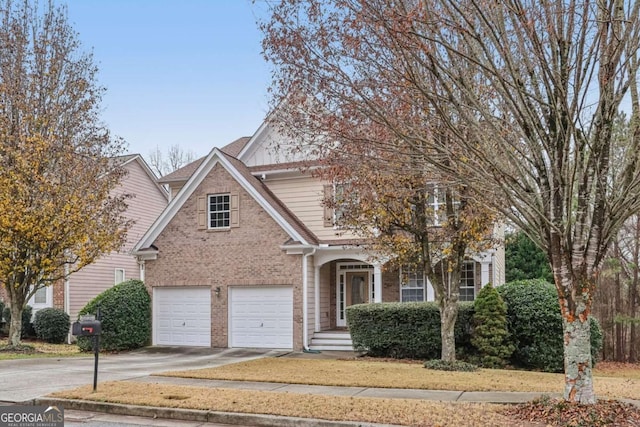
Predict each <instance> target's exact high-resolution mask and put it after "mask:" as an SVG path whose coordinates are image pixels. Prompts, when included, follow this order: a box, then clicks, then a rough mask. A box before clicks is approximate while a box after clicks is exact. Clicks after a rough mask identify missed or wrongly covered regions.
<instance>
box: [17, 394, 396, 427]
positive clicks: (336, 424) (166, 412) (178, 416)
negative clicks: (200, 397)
mask: <svg viewBox="0 0 640 427" xmlns="http://www.w3.org/2000/svg"><path fill="white" fill-rule="evenodd" d="M23 404H26V405H28V404H33V405H45V406H62V407H63V408H65V409H75V410H79V411H90V412H105V413H108V414H114V415H133V416H138V417H147V418H165V419H171V420H184V421H198V422H208V423H219V424H232V425H254V426H259V427H298V426H300V427H393V426H394V425H393V424H373V423H362V422H354V421H327V420H319V419H312V418H296V417H283V416H277V415H261V414H243V413H237V412H216V411H203V410H198V409H181V408H162V407H156V406H138V405H125V404H119V403H105V402H92V401H88V400H75V399H54V398H44V397H43V398H36V399H33V401H27V402H23Z"/></svg>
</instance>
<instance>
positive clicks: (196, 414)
mask: <svg viewBox="0 0 640 427" xmlns="http://www.w3.org/2000/svg"><path fill="white" fill-rule="evenodd" d="M129 381H138V382H144V383H149V384H174V385H181V386H192V387H203V388H231V389H245V390H256V391H276V392H290V393H300V394H317V395H328V396H343V397H369V398H371V397H375V398H389V399H423V400H434V401H442V402H466V403H470V402H477V403H499V404H514V403H523V402H527V401H529V400H532V399H535V398H537V397H539V396H541V395H542V394H543V393H523V392H464V391H446V390H417V389H394V388H371V387H338V386H313V385H304V384H282V383H265V382H251V381H222V380H201V379H191V378H175V377H161V376H153V375H150V376H143V377H139V378H133V379H130V380H129ZM98 387H99V386H98ZM544 394H546V395H549V396H552V397H557V396H558V395H557V394H553V393H544ZM28 403H31V402H28ZM33 403H34V404H36V405H48V406H62V407H64V408H65V410H67V409H69V410H80V411H91V412H106V413H109V414H115V415H136V416H142V417H151V418H156V417H157V418H166V419H172V420H185V421H196V422H203V423H204V422H208V423H221V424H235V425H247V426H273V427H293V426H300V427H312V426H318V427H324V426H326V427H355V426H361V427H374V426H375V427H380V426H389V425H387V424H372V423H362V422H345V421H324V420H318V419H307V418H294V417H282V416H273V415H260V414H242V413H227V412H215V411H202V410H190V409H172V408H158V407H145V406H135V405H123V404H111V403H103V402H90V401H80V400H66V399H53V398H47V397H42V398H37V399H34V400H33ZM637 404H639V405H640V402H638V403H637Z"/></svg>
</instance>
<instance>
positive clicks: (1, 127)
mask: <svg viewBox="0 0 640 427" xmlns="http://www.w3.org/2000/svg"><path fill="white" fill-rule="evenodd" d="M78 48H79V44H78V41H77V39H76V34H75V33H74V32H73V30H72V29H71V27H70V26H69V25H68V24H67V21H66V13H65V10H64V9H55V8H54V6H53V5H52V3H47V5H46V6H45V7H44V9H43V10H39V9H38V4H37V3H35V4H31V3H30V2H28V1H19V2H18V1H16V2H13V1H11V0H4V1H2V2H0V282H2V285H3V286H4V289H5V291H6V294H7V296H8V298H9V306H10V309H11V324H10V329H9V338H10V344H11V345H19V344H20V336H21V321H20V319H21V317H22V310H23V308H24V306H25V304H26V303H27V301H28V300H29V298H31V297H32V296H33V295H34V294H35V292H36V291H37V290H38V289H40V288H41V287H43V286H50V285H52V283H53V282H54V281H56V280H60V279H63V278H64V277H65V276H66V275H68V274H70V273H72V272H74V271H77V270H78V269H80V268H82V267H83V266H85V265H87V264H89V263H91V262H92V261H93V260H95V259H96V258H97V257H98V256H100V255H101V254H104V253H107V252H109V251H111V250H114V249H117V248H119V247H120V246H121V244H122V242H123V239H124V237H125V233H126V229H127V226H128V223H127V221H126V220H125V219H124V218H123V217H122V212H123V211H124V208H125V207H126V206H125V202H124V199H125V196H124V195H122V196H112V194H113V192H112V190H113V189H115V188H116V186H117V185H118V183H119V181H120V179H121V177H122V173H123V172H122V171H121V170H119V169H118V168H117V167H116V166H114V165H113V164H112V163H111V160H109V159H110V157H112V156H114V155H116V154H118V153H119V152H120V151H121V150H122V147H121V142H120V141H118V140H114V139H113V138H111V137H110V135H109V132H108V131H107V130H106V129H105V128H104V127H103V126H102V125H101V123H100V121H99V120H98V107H99V101H100V97H101V94H102V88H100V87H98V86H97V85H96V83H95V73H96V68H95V67H94V66H93V65H92V60H91V57H90V56H88V55H85V54H82V53H80V52H79V51H78Z"/></svg>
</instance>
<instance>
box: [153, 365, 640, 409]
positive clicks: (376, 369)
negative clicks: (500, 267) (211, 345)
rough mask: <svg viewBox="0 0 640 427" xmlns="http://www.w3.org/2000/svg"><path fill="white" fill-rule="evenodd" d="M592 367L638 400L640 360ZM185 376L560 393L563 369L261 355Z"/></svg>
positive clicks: (609, 391)
mask: <svg viewBox="0 0 640 427" xmlns="http://www.w3.org/2000/svg"><path fill="white" fill-rule="evenodd" d="M601 365H602V369H596V370H595V372H594V376H595V379H594V384H595V389H596V393H597V394H598V395H599V396H602V397H608V398H611V399H619V398H627V399H636V400H640V365H618V366H617V367H616V368H615V369H614V368H608V367H607V364H601ZM161 375H164V376H176V377H185V378H201V379H217V380H236V381H266V382H278V383H291V384H312V385H336V386H355V387H381V388H416V389H425V390H460V391H528V392H539V393H562V391H563V387H564V376H563V374H550V373H545V372H529V371H514V370H502V369H480V370H478V371H476V372H444V371H434V370H430V369H425V368H423V367H422V364H420V363H394V362H378V361H371V360H366V361H361V360H357V359H356V360H332V359H326V360H315V359H288V358H263V359H257V360H252V361H249V362H243V363H235V364H231V365H225V366H221V367H218V368H207V369H198V370H191V371H176V372H165V373H163V374H161Z"/></svg>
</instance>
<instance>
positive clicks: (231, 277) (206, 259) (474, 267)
mask: <svg viewBox="0 0 640 427" xmlns="http://www.w3.org/2000/svg"><path fill="white" fill-rule="evenodd" d="M281 140H282V139H281V138H280V137H279V136H278V134H277V132H276V131H275V130H274V129H272V128H271V127H270V126H269V125H268V124H263V125H262V127H261V128H260V129H259V130H258V131H257V132H256V133H255V135H253V136H252V137H250V138H248V137H247V138H241V139H238V140H237V141H234V142H233V143H231V144H229V145H227V146H226V147H224V148H222V149H218V148H214V149H213V150H212V151H211V153H209V155H208V156H206V157H204V158H201V159H198V160H196V161H195V162H193V163H191V164H189V165H187V166H185V167H184V168H182V169H179V170H177V171H175V172H173V173H171V174H169V175H167V176H165V177H164V178H162V179H160V181H159V182H160V183H162V184H167V185H168V186H169V187H170V193H171V195H172V200H171V202H170V203H169V205H168V206H167V208H166V210H165V211H164V212H163V213H162V214H161V215H160V216H159V217H158V220H157V221H156V222H155V223H154V224H153V226H152V227H151V228H150V229H149V230H148V231H147V233H146V234H145V235H144V237H143V238H142V240H140V242H138V244H137V245H136V246H135V248H134V253H135V254H136V255H137V256H138V259H139V260H140V261H141V262H143V263H144V277H145V283H146V285H147V287H148V289H149V291H150V292H151V294H152V297H153V344H154V345H184V346H205V347H265V348H284V349H294V350H302V349H307V348H310V349H320V350H321V349H350V348H351V341H350V336H349V334H348V331H347V329H346V326H347V323H346V318H345V308H346V307H348V306H349V305H352V304H357V303H363V302H387V301H424V300H433V290H432V289H431V287H430V286H429V285H428V282H427V280H425V278H424V276H423V275H422V274H420V273H418V272H415V271H397V270H395V271H388V270H387V269H384V268H383V267H384V265H383V263H382V261H372V257H371V256H370V254H367V252H366V250H365V246H364V245H363V242H362V240H358V239H355V238H354V236H352V235H349V234H348V233H342V232H341V231H340V230H337V229H335V228H334V225H333V222H332V218H333V216H334V215H335V213H333V212H331V211H329V210H328V209H326V208H325V207H324V206H323V200H324V194H325V191H327V190H328V189H331V188H332V185H331V183H327V182H322V181H320V180H319V179H317V178H314V177H313V176H311V174H310V173H309V172H306V173H305V172H302V171H301V170H302V169H301V165H302V163H301V160H303V159H302V158H300V157H298V158H285V156H284V155H283V154H278V152H276V151H273V150H272V149H271V148H270V147H273V146H274V145H275V144H274V141H280V142H282V141H281ZM280 153H282V152H280ZM489 282H492V283H494V284H502V283H503V282H504V251H503V249H502V248H497V249H495V250H491V251H487V252H483V253H480V254H478V255H477V256H473V257H471V258H469V260H468V261H467V262H466V263H465V265H464V270H463V276H462V283H461V298H462V299H466V300H472V299H473V298H474V296H475V295H476V294H477V292H478V291H479V290H480V288H481V287H482V286H483V285H485V284H487V283H489Z"/></svg>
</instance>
